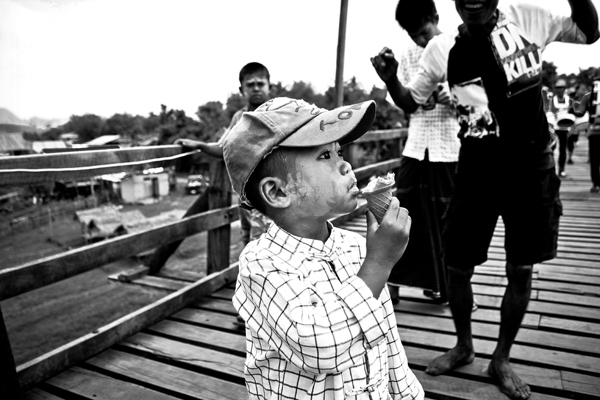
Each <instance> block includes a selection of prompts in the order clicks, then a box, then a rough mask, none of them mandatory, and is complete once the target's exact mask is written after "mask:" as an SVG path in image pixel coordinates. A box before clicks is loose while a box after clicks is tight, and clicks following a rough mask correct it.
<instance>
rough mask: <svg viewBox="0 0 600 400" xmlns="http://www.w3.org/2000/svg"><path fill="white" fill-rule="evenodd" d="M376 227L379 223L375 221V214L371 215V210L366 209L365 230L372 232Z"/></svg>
mask: <svg viewBox="0 0 600 400" xmlns="http://www.w3.org/2000/svg"><path fill="white" fill-rule="evenodd" d="M378 227H379V224H378V223H377V219H376V218H375V215H373V213H372V212H371V210H367V232H371V233H373V232H375V231H376V230H377V228H378Z"/></svg>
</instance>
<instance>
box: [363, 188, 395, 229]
mask: <svg viewBox="0 0 600 400" xmlns="http://www.w3.org/2000/svg"><path fill="white" fill-rule="evenodd" d="M393 188H394V183H391V184H390V185H387V186H383V187H381V188H378V189H377V190H373V191H372V192H365V193H364V195H365V199H367V207H369V210H371V212H372V213H373V215H375V219H377V223H381V220H382V219H383V216H384V215H385V213H386V211H387V209H388V208H389V206H390V202H391V201H392V191H393Z"/></svg>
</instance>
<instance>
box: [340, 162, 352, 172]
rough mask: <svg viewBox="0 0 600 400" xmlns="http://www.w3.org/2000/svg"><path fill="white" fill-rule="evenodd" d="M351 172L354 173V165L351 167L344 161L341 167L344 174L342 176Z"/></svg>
mask: <svg viewBox="0 0 600 400" xmlns="http://www.w3.org/2000/svg"><path fill="white" fill-rule="evenodd" d="M350 171H352V165H350V163H349V162H348V161H346V160H342V161H341V165H340V172H341V173H342V175H346V174H347V173H349V172H350Z"/></svg>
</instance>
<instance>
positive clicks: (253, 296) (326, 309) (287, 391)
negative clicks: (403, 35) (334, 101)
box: [224, 98, 424, 399]
mask: <svg viewBox="0 0 600 400" xmlns="http://www.w3.org/2000/svg"><path fill="white" fill-rule="evenodd" d="M374 116H375V104H374V102H373V101H368V102H364V103H360V104H355V105H352V106H345V107H341V108H338V109H335V110H331V111H328V110H324V109H319V108H317V107H316V106H313V105H311V104H308V103H306V102H304V101H302V100H295V99H288V98H276V99H273V100H270V101H268V102H266V103H264V104H263V105H261V106H260V107H259V108H257V109H256V110H255V111H254V112H248V113H245V114H244V115H243V116H242V119H241V120H240V122H239V123H238V124H237V125H236V127H235V128H234V129H233V130H232V132H231V133H230V135H229V136H228V138H227V139H226V140H225V144H224V158H225V163H226V166H227V170H228V173H229V176H230V179H231V183H232V185H233V189H234V190H235V191H236V192H237V193H238V194H239V195H240V199H241V201H242V203H243V204H244V205H245V206H246V207H255V208H256V209H257V210H259V211H260V212H262V213H264V214H265V215H267V216H269V217H270V218H271V219H272V220H273V221H274V223H273V224H272V225H271V227H270V228H269V230H268V231H267V232H266V233H264V234H263V235H262V236H261V237H260V238H259V239H258V240H256V241H254V242H251V243H250V244H249V245H248V246H247V247H246V248H245V249H244V251H243V252H242V254H241V255H240V272H239V276H238V280H237V285H236V289H235V295H234V298H233V304H234V306H235V308H236V309H237V311H238V313H239V314H240V315H241V316H242V317H243V318H244V320H245V321H246V343H247V345H246V364H245V377H246V387H247V389H248V393H249V395H250V399H272V398H293V399H367V398H368V399H422V398H423V396H424V392H423V389H422V387H421V384H420V383H419V381H418V380H417V378H416V377H415V375H414V374H413V372H412V371H411V370H410V368H409V367H408V362H407V359H406V354H405V352H404V348H403V347H402V343H401V342H400V338H399V335H398V330H397V327H396V319H395V316H394V309H393V306H392V303H391V301H390V296H389V292H388V289H387V288H386V281H387V278H388V275H389V273H390V271H391V269H392V267H393V266H394V264H395V263H396V262H397V261H398V259H399V258H400V257H401V256H402V254H403V252H404V249H405V248H406V244H407V242H408V234H409V231H410V224H411V223H410V217H409V216H408V212H407V210H406V209H404V208H400V207H399V204H398V200H397V199H395V198H394V199H392V202H391V204H390V206H389V209H388V211H387V212H386V213H385V215H384V217H383V219H382V221H381V223H380V224H378V223H377V221H376V220H375V217H374V215H373V214H372V213H371V212H370V211H368V212H367V238H366V242H365V239H364V238H362V237H361V236H360V235H358V234H355V233H352V232H348V231H345V230H342V229H338V228H335V227H333V225H332V224H331V223H330V222H328V220H329V219H331V218H333V217H336V216H339V215H343V214H346V213H349V212H351V211H353V210H354V209H355V208H356V206H357V200H356V198H357V196H358V194H359V190H358V188H357V187H356V178H355V177H354V173H353V172H352V167H351V166H350V164H349V163H347V162H346V161H344V159H343V157H342V155H341V146H343V145H344V144H347V143H350V142H352V141H353V140H355V139H357V138H358V137H360V136H362V135H363V134H364V133H365V132H366V131H367V130H368V129H369V127H370V125H371V123H372V121H373V119H374ZM399 243H400V245H398V244H399Z"/></svg>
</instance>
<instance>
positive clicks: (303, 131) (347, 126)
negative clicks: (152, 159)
mask: <svg viewBox="0 0 600 400" xmlns="http://www.w3.org/2000/svg"><path fill="white" fill-rule="evenodd" d="M375 108H376V107H375V102H374V101H373V100H369V101H365V102H362V103H357V104H353V105H348V106H343V107H339V108H336V109H334V110H326V109H324V108H319V107H317V106H315V105H313V104H309V103H307V102H305V101H304V100H299V99H292V98H288V97H278V98H274V99H271V100H269V101H267V102H265V103H263V104H262V105H260V106H259V107H258V108H257V109H256V110H254V111H252V112H245V113H244V114H242V118H241V119H240V121H239V122H238V123H237V124H236V125H235V126H234V127H233V129H232V130H231V132H229V134H228V135H227V137H226V138H225V140H224V143H223V157H224V159H225V166H226V167H227V173H228V174H229V179H230V180H231V185H232V186H233V190H234V191H235V192H236V193H237V194H238V195H239V196H240V201H241V203H242V204H243V205H245V206H247V207H252V205H251V204H250V203H249V202H248V200H247V199H246V194H245V191H244V189H245V186H246V183H247V182H248V179H249V178H250V175H252V173H253V172H254V169H255V168H256V166H257V165H258V164H259V163H260V161H261V160H262V159H263V158H265V157H266V156H268V155H269V154H270V153H271V152H272V151H273V150H274V149H276V148H277V147H280V146H282V147H314V146H320V145H323V144H327V143H332V142H339V143H340V145H341V146H343V145H345V144H347V143H350V142H352V141H354V140H356V139H358V138H359V137H361V136H362V135H364V134H365V133H366V132H367V131H368V130H369V128H370V127H371V124H372V123H373V120H374V119H375Z"/></svg>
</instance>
